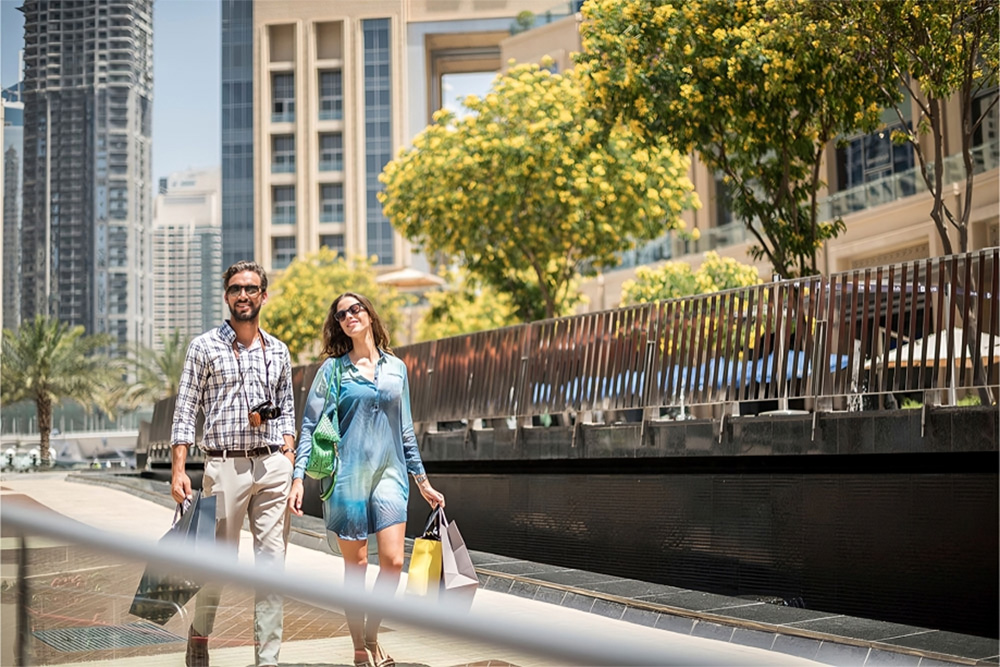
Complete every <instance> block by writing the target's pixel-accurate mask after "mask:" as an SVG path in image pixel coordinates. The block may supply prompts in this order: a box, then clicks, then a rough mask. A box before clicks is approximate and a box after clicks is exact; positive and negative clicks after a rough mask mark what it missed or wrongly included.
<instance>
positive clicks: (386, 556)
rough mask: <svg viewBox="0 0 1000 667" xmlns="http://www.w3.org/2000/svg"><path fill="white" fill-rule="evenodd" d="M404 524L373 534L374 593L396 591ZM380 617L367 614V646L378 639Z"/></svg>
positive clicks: (402, 548) (384, 594)
mask: <svg viewBox="0 0 1000 667" xmlns="http://www.w3.org/2000/svg"><path fill="white" fill-rule="evenodd" d="M405 535H406V524H405V523H397V524H393V525H392V526H389V527H388V528H383V529H382V530H380V531H379V532H377V533H376V534H375V538H376V540H377V541H378V567H379V572H378V577H377V578H376V579H375V593H376V595H379V596H380V597H388V596H391V595H393V594H395V592H396V588H397V587H398V586H399V575H400V573H401V572H402V571H403V554H404V549H405V542H404V537H405ZM381 624H382V617H381V616H376V615H374V614H368V619H367V621H366V622H365V643H366V644H368V645H369V647H370V646H371V645H372V644H374V643H376V642H377V641H378V629H379V626H380V625H381Z"/></svg>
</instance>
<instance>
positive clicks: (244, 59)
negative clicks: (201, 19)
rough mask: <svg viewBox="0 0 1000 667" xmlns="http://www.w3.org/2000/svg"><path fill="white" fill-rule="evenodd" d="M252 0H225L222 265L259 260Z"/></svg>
mask: <svg viewBox="0 0 1000 667" xmlns="http://www.w3.org/2000/svg"><path fill="white" fill-rule="evenodd" d="M253 6H254V3H253V0H222V264H223V266H231V265H232V264H234V263H236V262H237V261H239V260H242V259H254V256H255V255H254V247H253V240H254V236H253V221H254V215H253V213H254V196H253V195H254V187H253V155H254V149H253V106H254V105H253V102H254V95H253V91H254V88H253Z"/></svg>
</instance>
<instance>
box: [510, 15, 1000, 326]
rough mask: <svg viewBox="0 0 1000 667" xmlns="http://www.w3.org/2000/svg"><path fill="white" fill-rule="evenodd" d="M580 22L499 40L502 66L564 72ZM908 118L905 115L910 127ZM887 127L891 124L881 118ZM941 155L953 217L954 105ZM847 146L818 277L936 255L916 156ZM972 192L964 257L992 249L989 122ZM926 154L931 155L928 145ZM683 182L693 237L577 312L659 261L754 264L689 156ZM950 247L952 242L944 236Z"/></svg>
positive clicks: (611, 281) (615, 276) (741, 234)
mask: <svg viewBox="0 0 1000 667" xmlns="http://www.w3.org/2000/svg"><path fill="white" fill-rule="evenodd" d="M580 21H581V16H580V14H576V15H573V16H567V17H566V18H563V19H561V20H559V21H556V22H553V23H551V24H546V25H543V26H540V27H538V28H535V29H533V30H528V31H525V32H522V33H519V34H517V35H513V36H511V37H509V38H508V39H506V40H505V41H504V42H503V44H502V51H503V61H504V63H507V61H508V60H510V59H513V60H516V61H517V62H537V61H539V60H541V59H542V58H543V57H544V56H549V57H551V58H552V59H553V60H554V61H555V68H557V69H558V70H559V71H565V70H566V69H569V68H571V67H572V66H573V60H572V54H573V53H574V52H577V51H579V50H580V48H581V39H580ZM996 95H997V89H996V88H993V89H992V90H991V91H987V92H986V93H985V94H984V95H982V96H981V97H980V98H979V99H978V100H976V102H975V105H974V106H975V107H976V109H975V112H976V113H978V109H979V108H981V107H980V105H983V104H986V103H988V101H989V99H991V97H993V96H996ZM912 116H913V114H911V118H908V119H907V120H911V119H912ZM884 117H885V120H886V123H887V125H888V126H889V128H891V127H892V125H893V124H894V123H896V124H898V122H899V120H898V118H896V116H895V112H887V113H886V114H885V116H884ZM946 118H947V128H948V133H947V136H946V146H945V153H946V155H948V156H949V157H948V158H946V159H947V165H948V168H947V169H946V172H947V181H948V182H949V184H950V188H951V192H952V197H953V198H952V199H951V201H949V205H951V206H952V210H956V211H957V210H960V207H961V206H962V205H964V202H963V201H962V198H963V196H964V192H965V184H964V171H963V170H962V155H961V145H962V144H961V136H960V130H961V121H960V117H959V109H958V103H957V102H952V103H951V104H950V105H949V106H948V107H947V109H946ZM845 143H846V146H845V147H843V148H838V147H837V146H836V145H834V144H831V145H830V146H829V147H828V148H827V151H826V162H825V169H826V173H825V178H824V180H825V181H826V183H827V184H828V186H827V190H826V191H824V192H821V193H820V197H821V203H820V206H821V216H822V217H823V218H824V219H827V220H829V219H832V218H834V217H836V216H841V217H842V218H843V220H844V223H845V225H846V230H845V231H844V232H843V233H842V234H840V236H838V237H837V238H836V239H834V240H832V241H830V242H829V243H828V244H827V245H826V247H825V248H824V249H823V250H822V252H821V253H820V257H819V266H820V267H821V269H822V271H823V272H824V273H827V274H829V273H836V272H840V271H848V270H851V269H859V268H866V267H873V266H880V265H885V264H891V263H895V262H904V261H912V260H917V259H924V258H928V257H936V256H940V255H943V254H944V252H945V250H944V247H943V244H942V242H941V239H940V237H939V235H938V232H937V229H936V227H935V225H934V222H933V220H931V217H930V211H931V205H932V198H931V195H930V194H928V193H927V192H926V189H925V187H924V184H923V182H922V180H921V178H920V176H919V172H918V169H919V167H918V166H917V162H916V157H915V156H914V155H913V153H912V149H910V148H909V147H907V146H894V145H893V144H892V142H891V141H890V140H889V131H888V130H887V131H884V132H881V133H876V134H874V135H867V136H855V137H847V138H846V142H845ZM974 145H975V148H974V156H973V162H974V165H975V166H974V169H975V189H974V191H973V194H972V205H971V215H970V223H969V250H977V249H980V248H987V247H993V246H997V245H1000V232H998V218H1000V182H998V179H1000V168H998V165H1000V158H998V153H1000V128H998V121H997V114H996V113H994V115H993V117H992V119H990V120H989V121H988V122H987V123H984V125H983V127H982V130H981V132H980V133H979V134H978V135H977V137H976V139H975V141H974ZM927 152H928V153H930V150H929V146H928V147H927ZM691 163H692V164H691V171H690V177H691V180H692V182H693V183H694V185H695V189H696V191H697V193H698V197H699V198H700V200H701V202H702V208H701V209H700V210H698V211H688V212H686V213H685V214H684V218H685V222H686V223H687V226H688V229H692V228H697V229H698V230H699V232H700V234H701V238H700V239H699V240H698V241H696V242H684V241H681V240H679V239H677V238H676V237H674V236H673V235H667V236H665V237H664V238H662V239H660V240H658V241H655V242H653V243H650V244H648V245H647V246H646V247H644V248H642V249H639V250H637V251H635V252H632V253H628V254H627V255H626V256H625V257H624V261H623V265H622V267H621V268H620V269H618V270H615V271H611V272H608V273H606V274H604V275H602V276H599V277H598V278H597V279H594V280H589V281H587V282H586V283H584V285H583V286H582V289H583V291H584V293H585V294H586V296H587V299H588V303H587V304H586V305H585V306H584V309H585V310H591V311H592V310H603V309H605V308H613V307H616V306H617V305H619V302H620V298H621V288H622V284H623V283H624V282H625V281H626V280H629V279H631V278H634V277H635V267H636V266H638V265H641V264H655V263H658V262H660V261H664V260H666V259H667V258H669V259H672V260H682V261H686V262H690V263H691V264H692V265H694V266H697V265H698V264H700V263H701V261H702V259H703V257H704V254H705V253H706V252H708V251H709V250H715V251H716V252H718V253H719V254H720V255H723V256H727V257H733V258H736V259H738V260H739V261H741V262H745V263H754V262H753V260H752V259H751V258H750V256H749V253H748V249H749V247H750V246H751V245H752V241H751V238H750V234H749V232H748V231H747V230H746V227H745V225H744V224H743V222H742V221H740V220H736V219H734V218H733V216H732V213H731V211H730V210H729V208H728V206H727V205H726V197H727V196H726V191H725V185H724V184H723V183H722V181H721V179H720V178H719V177H717V176H716V175H715V174H713V173H711V172H710V171H709V169H708V168H707V167H706V166H705V165H704V164H702V163H701V162H700V161H699V160H698V158H697V156H693V157H692V160H691ZM951 241H952V245H953V248H957V247H958V245H957V243H958V235H957V233H953V234H952V237H951ZM757 265H758V267H759V268H760V271H761V275H762V276H763V277H765V278H769V277H771V267H770V266H769V265H767V264H765V263H757Z"/></svg>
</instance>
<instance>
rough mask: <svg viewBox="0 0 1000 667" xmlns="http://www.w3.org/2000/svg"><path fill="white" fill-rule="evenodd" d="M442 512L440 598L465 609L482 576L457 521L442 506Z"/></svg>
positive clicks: (470, 602) (470, 604)
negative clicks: (445, 512)
mask: <svg viewBox="0 0 1000 667" xmlns="http://www.w3.org/2000/svg"><path fill="white" fill-rule="evenodd" d="M440 516H441V527H442V530H441V531H440V532H441V600H442V601H444V602H446V603H448V604H450V605H453V606H457V607H460V608H462V609H468V608H469V607H470V606H472V598H473V597H474V596H475V594H476V589H477V588H479V576H478V575H477V574H476V566H475V565H473V564H472V558H471V557H470V556H469V549H468V547H466V546H465V540H464V539H462V534H461V533H460V532H458V524H456V523H455V522H454V521H451V522H449V521H448V518H447V517H446V516H445V515H444V509H443V508H442V509H440Z"/></svg>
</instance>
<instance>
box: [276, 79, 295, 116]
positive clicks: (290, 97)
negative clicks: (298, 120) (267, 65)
mask: <svg viewBox="0 0 1000 667" xmlns="http://www.w3.org/2000/svg"><path fill="white" fill-rule="evenodd" d="M294 120H295V75H294V74H275V75H274V76H273V77H272V79H271V122H273V123H281V122H291V121H294Z"/></svg>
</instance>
